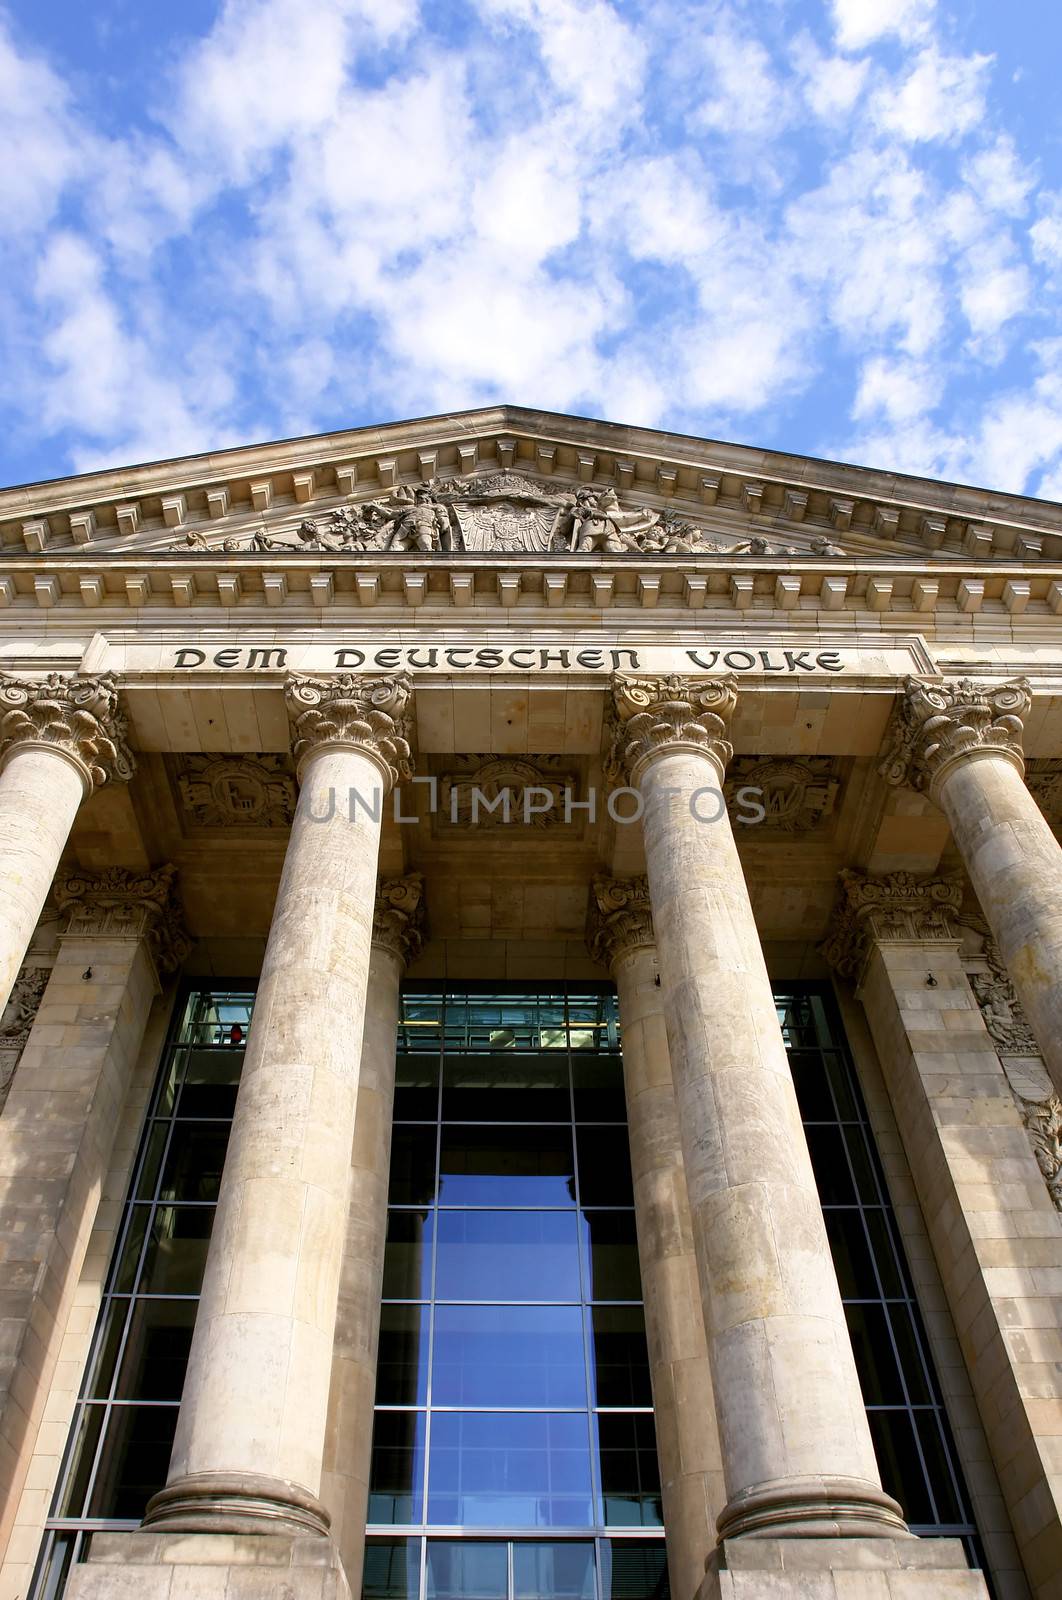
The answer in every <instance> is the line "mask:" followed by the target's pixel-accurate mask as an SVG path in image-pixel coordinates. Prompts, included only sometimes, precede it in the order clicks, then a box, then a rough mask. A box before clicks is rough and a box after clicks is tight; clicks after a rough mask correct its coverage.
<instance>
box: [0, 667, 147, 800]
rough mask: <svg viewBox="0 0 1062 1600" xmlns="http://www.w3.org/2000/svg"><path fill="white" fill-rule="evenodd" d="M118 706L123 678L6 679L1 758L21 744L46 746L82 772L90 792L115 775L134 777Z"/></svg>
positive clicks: (1, 698) (1, 689)
mask: <svg viewBox="0 0 1062 1600" xmlns="http://www.w3.org/2000/svg"><path fill="white" fill-rule="evenodd" d="M126 733H127V727H126V720H125V716H124V715H123V713H122V711H121V710H120V708H119V705H118V680H117V679H116V678H115V677H113V676H111V675H110V674H107V675H106V676H104V677H101V678H73V677H66V676H64V675H63V674H61V673H58V672H51V673H49V674H48V676H47V677H46V678H9V677H6V676H5V677H3V678H0V760H2V759H3V758H4V757H6V756H7V755H8V754H9V753H10V752H11V751H12V750H14V749H16V748H17V746H19V745H20V744H28V745H43V746H46V747H47V748H48V749H50V750H54V751H56V753H57V754H59V755H62V756H65V758H66V759H67V760H68V761H70V762H72V763H73V765H74V766H75V767H76V768H77V770H78V771H79V772H80V774H81V778H82V781H83V783H84V785H85V793H86V794H91V793H92V791H93V789H98V788H100V787H101V786H102V785H103V784H105V783H106V782H107V781H108V780H109V779H120V780H122V781H128V779H130V778H131V777H132V776H133V773H134V771H135V770H136V763H135V761H134V759H133V754H132V751H131V750H130V749H129V746H128V745H127V743H126Z"/></svg>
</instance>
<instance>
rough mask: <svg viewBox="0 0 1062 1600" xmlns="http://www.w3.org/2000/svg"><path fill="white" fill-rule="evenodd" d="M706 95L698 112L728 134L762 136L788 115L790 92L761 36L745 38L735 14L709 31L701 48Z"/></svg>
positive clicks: (701, 121)
mask: <svg viewBox="0 0 1062 1600" xmlns="http://www.w3.org/2000/svg"><path fill="white" fill-rule="evenodd" d="M699 53H700V55H701V58H702V60H703V63H704V68H705V79H706V84H705V86H706V89H707V97H706V98H705V99H704V100H703V101H702V103H701V104H700V106H699V107H698V109H697V111H696V112H695V120H696V121H697V122H698V123H699V124H700V125H701V126H702V127H705V128H711V129H713V130H714V131H715V132H717V133H722V134H726V135H727V136H728V137H730V138H751V139H762V138H765V137H767V136H771V135H775V134H778V133H780V132H781V130H782V128H783V127H784V126H785V125H786V123H787V121H788V119H789V110H788V104H787V102H788V98H789V96H788V93H787V90H786V88H785V87H784V85H783V84H782V83H781V82H780V81H779V79H778V78H777V77H776V75H775V73H774V70H773V68H772V65H771V58H770V56H769V55H768V53H767V51H766V50H765V49H764V47H763V45H762V44H761V43H760V42H759V40H757V39H750V38H748V37H743V36H742V34H741V33H740V32H739V31H738V29H737V27H736V26H735V25H734V23H733V22H732V20H731V19H729V18H726V19H725V20H724V22H723V23H722V25H720V26H718V27H716V28H715V29H713V30H712V31H711V32H710V33H708V34H707V35H706V36H705V37H704V39H703V40H702V41H701V44H700V51H699Z"/></svg>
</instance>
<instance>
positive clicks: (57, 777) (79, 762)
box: [0, 673, 134, 1009]
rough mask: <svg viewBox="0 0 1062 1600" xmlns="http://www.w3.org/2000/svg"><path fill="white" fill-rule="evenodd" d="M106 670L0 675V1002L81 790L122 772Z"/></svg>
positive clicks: (130, 765) (125, 771) (126, 765)
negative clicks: (89, 674) (88, 674)
mask: <svg viewBox="0 0 1062 1600" xmlns="http://www.w3.org/2000/svg"><path fill="white" fill-rule="evenodd" d="M133 770H134V762H133V757H132V754H131V753H130V751H129V748H128V746H127V745H126V724H125V718H124V716H123V715H122V713H121V711H120V710H119V708H118V688H117V680H116V679H115V678H113V677H109V676H107V677H102V678H71V677H63V676H61V675H60V674H59V673H51V674H49V676H48V677H47V678H40V679H28V678H10V677H0V1009H3V1007H4V1006H6V1004H7V1001H8V998H9V996H10V994H11V990H12V988H13V987H14V983H15V979H16V978H17V977H18V973H19V968H20V967H21V965H22V960H23V957H24V956H25V954H26V947H27V945H28V944H29V942H30V939H31V938H32V936H33V930H34V928H35V927H36V925H37V918H38V917H39V916H40V914H41V910H42V909H43V906H44V902H45V899H46V897H47V894H48V890H49V889H50V888H51V885H52V879H53V878H54V877H55V872H56V868H57V867H58V865H59V858H60V857H61V855H62V853H63V849H64V846H65V845H66V841H67V839H68V838H69V836H70V829H71V828H72V826H73V823H74V818H75V816H76V815H77V811H78V807H79V806H80V804H81V802H82V800H84V799H85V798H86V797H87V796H88V795H90V794H91V793H92V792H93V790H94V789H97V788H99V787H100V785H101V784H104V783H106V782H107V781H108V779H111V778H120V779H128V778H130V777H132V774H133Z"/></svg>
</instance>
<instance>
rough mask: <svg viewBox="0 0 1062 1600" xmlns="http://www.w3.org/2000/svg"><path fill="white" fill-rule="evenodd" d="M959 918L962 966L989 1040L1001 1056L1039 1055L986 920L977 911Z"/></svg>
mask: <svg viewBox="0 0 1062 1600" xmlns="http://www.w3.org/2000/svg"><path fill="white" fill-rule="evenodd" d="M959 921H960V922H961V924H962V926H963V928H966V929H969V934H968V935H967V938H966V945H965V952H966V953H965V956H964V961H963V965H964V967H965V969H966V976H967V977H968V978H969V980H970V987H971V989H972V990H973V992H974V995H975V996H976V999H977V1004H978V1005H979V1006H980V1008H981V1016H982V1019H983V1021H984V1025H985V1027H986V1028H987V1029H988V1031H989V1033H990V1034H991V1036H992V1043H993V1044H994V1045H995V1047H996V1049H997V1051H998V1052H999V1054H1000V1055H1001V1056H1004V1055H1007V1056H1039V1055H1040V1046H1039V1045H1038V1044H1037V1042H1036V1036H1035V1034H1034V1033H1033V1031H1032V1029H1031V1028H1030V1026H1029V1024H1028V1022H1027V1021H1026V1019H1025V1013H1024V1011H1023V1010H1022V1008H1021V1002H1020V1001H1019V999H1018V995H1017V991H1016V990H1015V988H1014V985H1013V984H1012V983H1011V981H1010V974H1009V972H1008V971H1007V969H1006V967H1005V966H1004V964H1003V960H1002V958H1001V956H1000V954H999V947H998V945H997V944H996V941H995V940H994V939H993V937H992V934H991V930H990V929H989V926H988V923H987V922H986V921H985V919H984V917H982V916H981V914H980V912H973V913H971V912H967V913H965V914H964V915H963V916H962V917H961V918H960V919H959ZM971 944H972V946H973V949H972V951H971V950H970V946H971ZM1019 1098H1022V1097H1021V1096H1019Z"/></svg>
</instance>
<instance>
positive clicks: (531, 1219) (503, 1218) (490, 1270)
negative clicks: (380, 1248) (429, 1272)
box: [435, 1211, 579, 1301]
mask: <svg viewBox="0 0 1062 1600" xmlns="http://www.w3.org/2000/svg"><path fill="white" fill-rule="evenodd" d="M438 1239H439V1245H438V1254H437V1264H436V1269H435V1273H436V1276H435V1292H436V1294H437V1295H438V1297H439V1299H440V1300H576V1301H577V1300H578V1299H579V1230H578V1221H577V1218H576V1216H575V1213H574V1212H568V1213H565V1212H562V1211H440V1212H439V1218H438Z"/></svg>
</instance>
